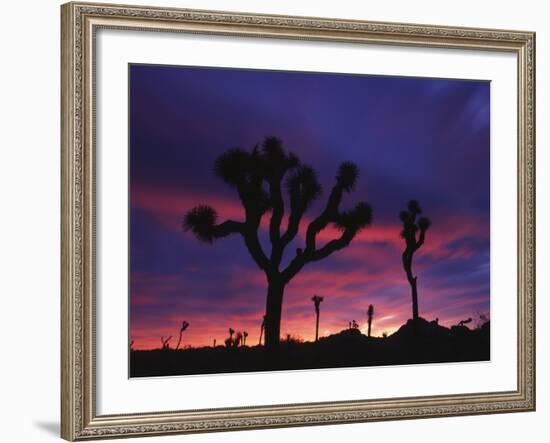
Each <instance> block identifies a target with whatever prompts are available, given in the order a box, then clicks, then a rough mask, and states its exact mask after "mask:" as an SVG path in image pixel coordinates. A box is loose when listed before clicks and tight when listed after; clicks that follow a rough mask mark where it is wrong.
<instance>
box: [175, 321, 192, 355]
mask: <svg viewBox="0 0 550 443" xmlns="http://www.w3.org/2000/svg"><path fill="white" fill-rule="evenodd" d="M188 327H189V323H188V322H186V321H185V320H183V322H182V323H181V328H180V338H179V340H178V344H177V345H176V349H179V348H180V343H181V336H182V334H183V331H185V330H186V329H187V328H188Z"/></svg>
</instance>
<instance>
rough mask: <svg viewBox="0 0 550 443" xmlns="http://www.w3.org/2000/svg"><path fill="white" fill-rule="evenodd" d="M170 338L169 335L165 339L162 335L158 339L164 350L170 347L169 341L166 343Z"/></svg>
mask: <svg viewBox="0 0 550 443" xmlns="http://www.w3.org/2000/svg"><path fill="white" fill-rule="evenodd" d="M170 340H172V336H171V335H170V336H168V337H166V339H165V338H164V336H162V337H160V341H161V343H162V349H164V350H168V349H170V343H168V342H169V341H170Z"/></svg>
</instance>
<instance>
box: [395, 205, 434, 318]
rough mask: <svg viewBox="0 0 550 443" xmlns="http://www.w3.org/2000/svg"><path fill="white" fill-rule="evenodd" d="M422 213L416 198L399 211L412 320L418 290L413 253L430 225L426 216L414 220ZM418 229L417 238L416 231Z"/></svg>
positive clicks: (416, 311)
mask: <svg viewBox="0 0 550 443" xmlns="http://www.w3.org/2000/svg"><path fill="white" fill-rule="evenodd" d="M421 213H422V210H421V209H420V205H419V204H418V202H417V201H416V200H411V201H410V202H409V204H408V205H407V210H406V211H401V212H400V213H399V218H400V219H401V221H402V222H403V231H401V237H403V238H404V239H405V250H404V251H403V269H405V273H406V274H407V280H408V282H409V284H410V285H411V292H412V309H413V320H417V319H418V292H417V289H416V281H417V276H413V273H412V261H413V255H414V253H415V252H416V251H418V249H420V247H421V246H422V245H423V244H424V240H425V237H426V231H427V230H428V228H429V227H430V220H429V219H428V218H426V217H421V218H419V219H418V222H417V220H416V217H417V216H418V215H419V214H421ZM419 229H420V235H419V236H418V240H417V238H416V233H417V231H418V230H419Z"/></svg>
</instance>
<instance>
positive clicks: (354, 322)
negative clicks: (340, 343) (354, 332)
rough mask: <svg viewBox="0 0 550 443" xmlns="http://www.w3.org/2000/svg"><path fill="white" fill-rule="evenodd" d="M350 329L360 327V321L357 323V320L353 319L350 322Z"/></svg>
mask: <svg viewBox="0 0 550 443" xmlns="http://www.w3.org/2000/svg"><path fill="white" fill-rule="evenodd" d="M350 325H351V326H350V329H359V323H357V322H356V321H355V320H352V321H351V322H350Z"/></svg>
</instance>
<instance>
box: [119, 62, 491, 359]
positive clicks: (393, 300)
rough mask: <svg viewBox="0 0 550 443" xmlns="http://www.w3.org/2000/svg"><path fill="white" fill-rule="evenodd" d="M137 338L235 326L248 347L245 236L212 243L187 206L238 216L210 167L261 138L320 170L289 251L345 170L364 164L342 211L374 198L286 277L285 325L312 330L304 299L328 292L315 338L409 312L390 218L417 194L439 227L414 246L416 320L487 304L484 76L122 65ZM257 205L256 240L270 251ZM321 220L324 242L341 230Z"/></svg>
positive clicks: (256, 327) (387, 328) (259, 305)
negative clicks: (187, 223)
mask: <svg viewBox="0 0 550 443" xmlns="http://www.w3.org/2000/svg"><path fill="white" fill-rule="evenodd" d="M129 69H130V90H129V94H130V101H129V106H130V128H129V134H130V209H129V210H130V273H131V275H130V339H131V340H133V341H134V345H133V346H134V349H150V348H158V347H160V344H161V343H160V337H161V336H165V337H166V336H169V335H172V336H173V337H174V338H173V340H172V342H171V344H172V346H173V345H175V343H176V342H177V337H178V334H179V328H180V325H181V322H182V321H183V320H186V321H188V322H189V324H190V326H189V328H188V329H187V330H186V331H185V332H184V336H183V340H182V345H183V346H210V345H212V344H213V341H214V340H216V341H217V344H223V341H224V339H225V338H227V336H228V333H227V331H228V328H230V327H231V328H233V329H234V330H237V331H247V332H248V334H249V337H248V342H247V344H251V345H252V344H256V343H257V342H258V339H259V335H260V325H261V321H262V316H263V315H264V313H265V301H266V288H267V287H266V281H265V276H264V274H263V272H262V271H261V270H259V269H258V267H257V266H256V265H255V263H254V262H253V259H252V258H251V257H250V255H249V253H248V251H247V249H246V247H245V246H244V243H243V241H242V238H240V237H239V236H236V235H234V236H229V237H226V238H223V239H219V240H218V241H215V242H214V243H212V244H207V243H203V242H200V241H199V240H197V239H196V238H195V237H194V236H193V235H192V234H191V232H184V231H183V229H182V220H183V217H184V215H185V213H186V212H187V211H188V210H189V209H191V208H193V207H194V206H196V205H198V204H208V205H211V206H213V207H214V208H215V209H216V211H217V212H218V214H219V218H220V221H223V220H225V219H226V218H232V219H236V220H242V219H243V209H242V206H241V205H240V203H239V199H238V197H237V195H236V193H235V190H234V189H231V188H229V187H228V186H227V185H226V184H225V183H224V182H223V181H221V180H220V179H218V178H217V177H216V176H215V174H214V162H215V159H216V158H217V157H218V156H219V155H221V154H223V153H224V152H226V151H227V150H228V149H230V148H233V147H241V148H243V149H252V147H253V146H255V145H256V144H257V143H259V142H261V141H262V140H263V139H264V138H265V137H266V136H277V137H279V138H280V139H282V141H283V143H284V147H285V149H286V150H288V151H291V152H294V153H295V154H297V155H298V156H299V157H300V159H301V161H302V163H304V164H308V165H310V166H312V167H313V168H314V169H315V170H316V171H317V174H318V178H319V181H320V182H321V185H322V187H323V194H322V195H321V197H320V198H319V200H318V201H317V202H316V203H315V204H313V205H312V206H311V208H310V209H309V210H308V212H307V213H306V216H305V217H304V221H303V222H302V227H301V230H300V233H299V234H298V236H297V237H296V239H295V240H294V242H293V243H292V244H291V245H289V247H288V249H287V252H288V254H285V256H284V259H283V265H284V264H285V263H288V261H289V259H290V258H291V256H292V255H293V253H294V251H295V250H296V248H297V247H303V243H304V237H303V233H304V232H305V228H306V227H307V222H308V220H312V219H313V218H314V217H316V216H317V215H318V214H319V213H320V211H321V208H322V207H323V206H324V204H325V202H326V198H327V195H328V194H329V192H330V189H331V188H332V186H333V184H334V180H335V175H336V172H337V169H338V166H339V164H340V163H342V162H343V161H352V162H354V163H356V164H357V166H358V167H359V171H360V173H359V178H358V182H357V186H356V188H355V190H354V191H353V192H351V193H350V194H347V195H345V197H344V199H343V201H342V206H341V207H342V209H345V208H348V207H349V208H351V207H353V206H354V205H355V203H356V202H359V201H367V202H368V203H369V204H370V205H371V206H372V208H373V222H372V225H371V226H370V227H369V228H367V229H365V230H363V231H361V232H360V233H359V234H358V235H357V236H356V238H355V239H354V240H353V241H352V243H351V244H350V245H349V246H348V247H347V248H345V249H343V250H341V251H338V252H336V253H334V254H332V255H331V256H330V257H328V258H326V259H324V260H322V261H319V262H315V263H310V264H308V265H306V267H304V269H302V271H301V272H300V273H299V274H298V275H297V276H296V277H295V278H294V279H293V280H292V281H291V282H290V283H289V284H288V286H287V287H286V290H285V294H284V301H283V313H282V322H281V334H282V335H283V336H286V335H287V334H291V335H292V336H295V337H297V338H301V339H303V340H312V339H313V337H314V333H315V310H314V306H313V303H312V301H311V297H312V296H313V295H314V294H318V295H321V296H323V297H324V301H323V303H322V304H321V314H320V326H319V335H320V336H326V335H329V334H333V333H337V332H339V331H341V330H342V329H345V328H347V327H348V322H350V321H351V320H355V321H356V322H357V323H358V324H359V326H360V329H361V330H362V331H364V332H366V330H367V316H366V310H367V308H368V306H369V304H372V305H374V317H373V322H372V334H373V335H375V336H380V335H382V334H383V333H384V332H385V333H388V334H391V333H392V332H393V331H395V330H396V329H397V328H399V326H400V325H402V324H404V323H405V322H406V321H407V319H409V318H411V317H412V304H411V293H410V286H409V285H408V282H407V280H406V276H405V272H404V270H403V268H402V265H401V254H402V252H403V249H404V246H405V245H404V240H403V239H402V238H401V237H400V231H401V222H400V220H399V217H398V214H399V212H400V211H401V210H403V209H405V208H406V205H407V202H408V201H409V200H411V199H416V200H418V201H419V203H420V206H421V207H422V209H423V215H424V216H427V217H429V218H430V220H431V222H432V225H431V227H430V229H429V231H428V232H427V234H426V242H425V244H424V245H423V246H422V247H421V248H420V249H419V250H418V251H417V252H416V254H415V256H414V262H413V273H414V274H415V275H417V276H418V294H419V295H418V297H419V310H420V316H422V317H424V318H426V319H427V320H433V319H435V318H438V319H439V323H440V324H442V325H444V326H451V325H453V324H456V323H458V322H459V321H460V320H462V319H466V318H468V317H476V316H478V315H479V314H484V315H488V313H489V304H490V261H489V259H490V250H489V248H490V139H489V136H490V83H489V82H485V81H472V80H467V81H466V80H451V79H432V78H407V77H390V76H383V77H382V76H368V75H348V74H331V73H314V72H310V73H304V72H289V71H259V70H242V69H223V68H199V67H176V66H156V65H130V67H129ZM268 219H269V214H267V215H266V216H264V220H263V221H262V226H261V228H260V238H261V241H262V245H263V247H264V250H266V251H269V250H270V248H269V241H268V236H267V235H266V226H267V223H268ZM338 235H339V231H338V230H336V229H335V228H333V227H331V226H329V227H328V228H327V229H325V230H324V231H322V232H321V233H320V235H319V239H320V240H319V241H320V242H323V241H329V240H330V239H333V238H336V237H337V236H338Z"/></svg>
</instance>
